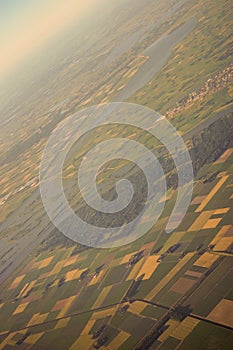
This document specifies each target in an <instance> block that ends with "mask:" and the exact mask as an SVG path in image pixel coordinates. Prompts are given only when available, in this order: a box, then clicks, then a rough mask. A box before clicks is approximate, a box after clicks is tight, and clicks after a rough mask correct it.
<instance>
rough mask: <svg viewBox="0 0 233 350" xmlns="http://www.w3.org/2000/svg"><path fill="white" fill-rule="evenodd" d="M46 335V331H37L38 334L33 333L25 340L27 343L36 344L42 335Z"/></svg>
mask: <svg viewBox="0 0 233 350" xmlns="http://www.w3.org/2000/svg"><path fill="white" fill-rule="evenodd" d="M42 335H44V333H43V332H42V333H36V334H31V335H29V337H27V339H26V340H25V343H27V344H30V345H34V344H35V343H36V342H37V341H38V340H39V339H40V338H41V337H42Z"/></svg>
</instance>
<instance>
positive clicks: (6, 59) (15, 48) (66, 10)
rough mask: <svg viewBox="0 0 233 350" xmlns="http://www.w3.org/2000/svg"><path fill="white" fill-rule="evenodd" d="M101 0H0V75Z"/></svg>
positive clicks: (93, 10)
mask: <svg viewBox="0 0 233 350" xmlns="http://www.w3.org/2000/svg"><path fill="white" fill-rule="evenodd" d="M103 1H104V0H0V42H1V54H0V77H1V78H3V77H5V76H6V75H8V74H9V73H11V71H12V70H14V69H15V68H17V67H18V66H19V65H20V64H21V63H22V62H23V61H24V60H25V59H28V58H30V55H33V54H34V53H35V52H36V50H38V49H40V48H41V47H43V46H45V45H47V44H48V42H49V40H51V39H53V38H55V37H56V35H58V34H59V33H61V32H62V31H64V29H65V28H66V27H67V28H68V27H69V26H70V25H72V24H73V23H74V21H78V20H79V19H83V18H84V17H85V15H86V14H90V13H91V12H92V13H93V15H94V13H95V11H96V9H97V8H96V6H100V5H101V3H103Z"/></svg>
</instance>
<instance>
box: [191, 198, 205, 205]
mask: <svg viewBox="0 0 233 350" xmlns="http://www.w3.org/2000/svg"><path fill="white" fill-rule="evenodd" d="M205 198H206V196H197V197H195V198H194V199H193V200H192V202H191V205H192V204H201V203H202V201H203V200H204V199H205Z"/></svg>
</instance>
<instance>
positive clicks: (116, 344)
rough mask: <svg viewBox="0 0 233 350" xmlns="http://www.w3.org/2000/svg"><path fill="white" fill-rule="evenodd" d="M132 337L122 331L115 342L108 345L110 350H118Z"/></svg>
mask: <svg viewBox="0 0 233 350" xmlns="http://www.w3.org/2000/svg"><path fill="white" fill-rule="evenodd" d="M129 337H130V335H129V334H128V333H126V332H123V331H121V332H120V333H119V334H118V335H117V336H116V337H115V338H114V339H113V341H112V342H111V343H110V344H109V345H108V348H109V349H111V350H117V349H119V347H120V346H121V345H122V344H123V343H124V342H125V341H126V340H127V339H128V338H129Z"/></svg>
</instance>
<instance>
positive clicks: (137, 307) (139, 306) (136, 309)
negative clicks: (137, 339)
mask: <svg viewBox="0 0 233 350" xmlns="http://www.w3.org/2000/svg"><path fill="white" fill-rule="evenodd" d="M146 307H147V304H146V303H142V302H141V301H135V302H134V303H132V304H130V305H129V311H130V312H132V313H133V314H137V315H140V314H141V312H142V311H143V310H144V309H145V308H146Z"/></svg>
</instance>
